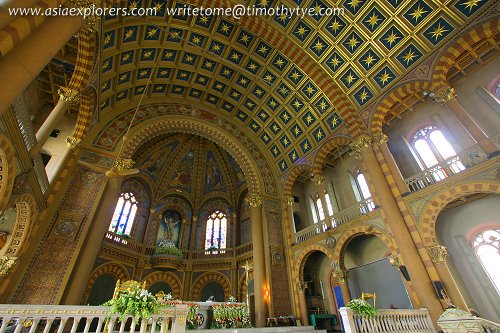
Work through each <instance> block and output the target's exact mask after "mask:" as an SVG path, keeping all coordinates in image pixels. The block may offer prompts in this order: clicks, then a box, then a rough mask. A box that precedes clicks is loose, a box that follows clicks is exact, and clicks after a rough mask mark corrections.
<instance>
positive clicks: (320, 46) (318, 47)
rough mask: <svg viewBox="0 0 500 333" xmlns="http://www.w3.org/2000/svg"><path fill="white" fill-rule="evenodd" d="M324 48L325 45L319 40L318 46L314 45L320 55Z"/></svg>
mask: <svg viewBox="0 0 500 333" xmlns="http://www.w3.org/2000/svg"><path fill="white" fill-rule="evenodd" d="M324 47H325V44H323V43H321V41H320V40H319V39H318V41H317V42H316V44H314V46H313V48H314V49H316V51H318V53H320V52H321V51H322V50H323V48H324Z"/></svg>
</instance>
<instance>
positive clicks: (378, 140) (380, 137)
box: [372, 133, 389, 146]
mask: <svg viewBox="0 0 500 333" xmlns="http://www.w3.org/2000/svg"><path fill="white" fill-rule="evenodd" d="M388 139H389V138H388V137H387V135H385V134H384V133H375V134H373V136H372V143H373V144H376V145H378V146H381V145H383V144H384V143H387V140H388Z"/></svg>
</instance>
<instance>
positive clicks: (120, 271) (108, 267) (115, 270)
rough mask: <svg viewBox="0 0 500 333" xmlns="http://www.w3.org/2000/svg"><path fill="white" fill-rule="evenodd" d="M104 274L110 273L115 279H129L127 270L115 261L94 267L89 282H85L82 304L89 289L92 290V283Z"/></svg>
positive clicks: (87, 296)
mask: <svg viewBox="0 0 500 333" xmlns="http://www.w3.org/2000/svg"><path fill="white" fill-rule="evenodd" d="M106 274H110V275H112V276H113V277H115V278H116V280H121V281H127V280H130V276H129V274H128V271H127V269H126V268H125V267H124V266H122V265H120V264H115V263H106V264H102V265H101V266H99V267H97V268H96V269H94V271H93V272H92V274H91V275H90V278H89V282H88V283H87V288H85V292H84V293H83V296H82V304H85V302H87V300H88V298H89V295H90V291H91V290H92V287H93V286H94V283H95V281H96V280H97V278H98V277H100V276H102V275H106Z"/></svg>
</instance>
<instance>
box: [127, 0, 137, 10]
mask: <svg viewBox="0 0 500 333" xmlns="http://www.w3.org/2000/svg"><path fill="white" fill-rule="evenodd" d="M136 8H137V1H131V2H130V5H129V6H128V9H129V11H131V10H133V9H136Z"/></svg>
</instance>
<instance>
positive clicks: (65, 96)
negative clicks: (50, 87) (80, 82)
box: [57, 87, 80, 104]
mask: <svg viewBox="0 0 500 333" xmlns="http://www.w3.org/2000/svg"><path fill="white" fill-rule="evenodd" d="M57 94H58V95H59V98H60V99H61V100H63V101H65V102H70V103H71V104H77V103H78V102H79V101H80V93H79V92H78V91H74V90H71V89H68V88H66V87H60V88H59V89H57Z"/></svg>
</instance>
